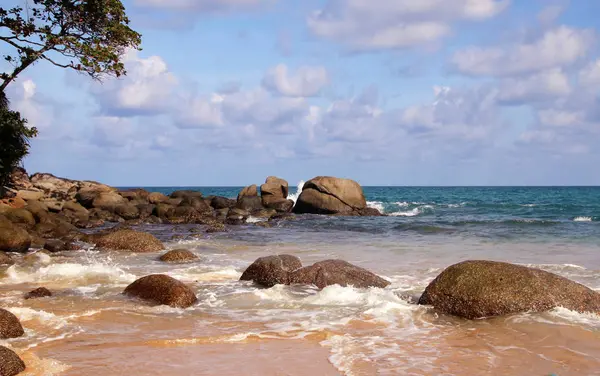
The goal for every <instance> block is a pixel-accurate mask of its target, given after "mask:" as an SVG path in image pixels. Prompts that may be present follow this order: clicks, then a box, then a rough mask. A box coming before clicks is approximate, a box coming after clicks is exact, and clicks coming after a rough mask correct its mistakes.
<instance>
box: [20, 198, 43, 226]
mask: <svg viewBox="0 0 600 376" xmlns="http://www.w3.org/2000/svg"><path fill="white" fill-rule="evenodd" d="M25 209H27V210H28V211H29V212H30V213H31V214H33V217H34V218H35V220H36V222H40V220H41V218H42V217H43V216H44V215H46V214H48V206H47V205H46V204H44V203H43V202H40V201H29V202H28V203H27V206H26V207H25Z"/></svg>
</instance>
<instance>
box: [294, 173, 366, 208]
mask: <svg viewBox="0 0 600 376" xmlns="http://www.w3.org/2000/svg"><path fill="white" fill-rule="evenodd" d="M366 207H367V201H366V200H365V196H364V194H363V190H362V188H361V187H360V185H359V184H358V183H357V182H355V181H354V180H350V179H340V178H335V177H331V176H318V177H316V178H313V179H311V180H309V181H307V182H306V183H305V184H304V187H303V188H302V193H301V194H300V196H299V197H298V200H297V202H296V205H295V206H294V213H298V214H302V213H311V214H345V215H352V214H359V213H358V211H360V210H363V209H365V208H366Z"/></svg>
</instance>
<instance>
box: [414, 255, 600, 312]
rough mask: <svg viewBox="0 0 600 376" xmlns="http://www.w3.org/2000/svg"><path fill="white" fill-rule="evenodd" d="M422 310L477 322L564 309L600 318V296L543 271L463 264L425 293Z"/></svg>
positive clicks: (494, 264)
mask: <svg viewBox="0 0 600 376" xmlns="http://www.w3.org/2000/svg"><path fill="white" fill-rule="evenodd" d="M419 304H424V305H432V306H433V307H434V308H435V309H436V310H438V311H439V312H442V313H446V314H450V315H455V316H459V317H464V318H467V319H477V318H484V317H493V316H500V315H508V314H514V313H520V312H543V311H548V310H550V309H553V308H555V307H559V306H560V307H564V308H567V309H569V310H572V311H577V312H593V313H600V294H599V293H597V292H595V291H593V290H591V289H589V288H587V287H585V286H583V285H581V284H579V283H576V282H574V281H571V280H569V279H566V278H564V277H560V276H558V275H556V274H552V273H549V272H546V271H543V270H539V269H533V268H528V267H525V266H520V265H513V264H508V263H504V262H496V261H481V260H475V261H464V262H461V263H458V264H455V265H452V266H450V267H448V268H446V269H445V270H444V271H443V272H442V273H441V274H440V275H438V276H437V277H436V278H435V279H434V280H433V281H432V282H431V283H430V284H429V286H427V288H426V289H425V292H424V293H423V295H422V296H421V298H420V299H419Z"/></svg>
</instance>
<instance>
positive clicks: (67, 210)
mask: <svg viewBox="0 0 600 376" xmlns="http://www.w3.org/2000/svg"><path fill="white" fill-rule="evenodd" d="M62 214H63V215H64V216H65V217H66V218H68V219H69V220H70V221H71V223H72V224H74V225H76V226H78V227H87V224H88V222H89V220H90V212H89V211H88V210H87V209H86V208H84V207H83V206H82V205H81V204H79V203H77V202H74V201H68V202H65V204H64V205H63V210H62Z"/></svg>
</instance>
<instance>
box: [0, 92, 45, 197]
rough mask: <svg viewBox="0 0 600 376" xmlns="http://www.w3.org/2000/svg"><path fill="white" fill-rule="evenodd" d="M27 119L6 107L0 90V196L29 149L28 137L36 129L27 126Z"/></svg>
mask: <svg viewBox="0 0 600 376" xmlns="http://www.w3.org/2000/svg"><path fill="white" fill-rule="evenodd" d="M26 124H27V120H25V119H23V118H21V114H20V113H19V112H17V111H11V110H10V109H9V108H8V100H7V99H6V96H5V95H4V93H3V92H1V91H0V140H1V141H2V142H0V197H2V196H3V193H4V192H3V191H4V187H5V186H7V185H8V184H9V183H10V175H11V173H12V172H13V170H14V169H15V167H17V166H18V165H19V162H20V161H21V159H23V157H25V156H26V155H27V153H28V151H29V139H30V138H31V137H35V135H36V134H37V129H35V128H28V127H27V126H26Z"/></svg>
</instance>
